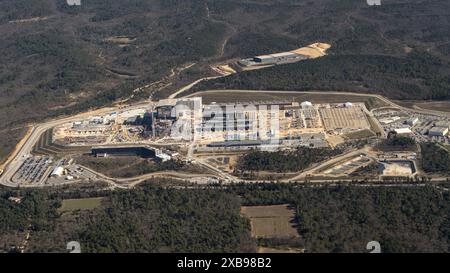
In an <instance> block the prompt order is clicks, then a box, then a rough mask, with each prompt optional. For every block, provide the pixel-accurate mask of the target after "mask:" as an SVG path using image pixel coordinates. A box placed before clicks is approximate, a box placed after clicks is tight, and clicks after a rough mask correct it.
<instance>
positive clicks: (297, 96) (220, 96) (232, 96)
mask: <svg viewBox="0 0 450 273" xmlns="http://www.w3.org/2000/svg"><path fill="white" fill-rule="evenodd" d="M190 96H195V97H202V98H203V103H212V102H217V103H235V102H254V101H274V100H282V101H285V100H289V101H296V102H303V101H310V102H312V103H329V102H334V103H345V102H362V103H365V105H366V107H367V109H369V110H370V109H373V108H378V107H385V106H388V105H387V104H386V103H385V102H383V101H381V100H379V99H377V98H374V97H369V96H365V95H358V94H355V95H353V94H351V95H350V94H342V95H338V94H327V95H324V94H312V93H302V92H283V91H276V92H267V91H261V92H244V91H238V90H234V91H233V90H213V91H202V92H196V93H194V94H192V95H190Z"/></svg>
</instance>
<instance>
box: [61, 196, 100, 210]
mask: <svg viewBox="0 0 450 273" xmlns="http://www.w3.org/2000/svg"><path fill="white" fill-rule="evenodd" d="M102 200H103V197H97V198H82V199H65V200H63V202H62V206H61V207H60V208H59V209H58V211H59V212H68V211H74V210H89V209H95V208H97V207H99V206H100V205H101V203H102Z"/></svg>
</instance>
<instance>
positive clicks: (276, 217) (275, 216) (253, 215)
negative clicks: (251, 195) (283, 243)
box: [241, 205, 299, 238]
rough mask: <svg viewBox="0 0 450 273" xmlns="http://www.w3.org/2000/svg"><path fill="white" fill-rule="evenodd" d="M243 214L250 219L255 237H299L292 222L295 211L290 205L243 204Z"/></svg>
mask: <svg viewBox="0 0 450 273" xmlns="http://www.w3.org/2000/svg"><path fill="white" fill-rule="evenodd" d="M241 214H242V215H244V216H245V217H247V218H249V219H250V223H251V229H252V236H253V237H256V238H261V237H262V238H280V237H281V238H283V237H284V238H286V237H288V238H289V237H299V234H298V232H297V229H296V228H295V226H294V225H293V223H292V221H293V220H294V218H295V212H294V210H293V209H292V208H291V207H290V206H289V205H274V206H248V207H245V206H243V207H241Z"/></svg>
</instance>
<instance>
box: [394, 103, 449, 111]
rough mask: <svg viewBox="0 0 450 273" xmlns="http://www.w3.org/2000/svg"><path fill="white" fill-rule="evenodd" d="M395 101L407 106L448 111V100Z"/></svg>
mask: <svg viewBox="0 0 450 273" xmlns="http://www.w3.org/2000/svg"><path fill="white" fill-rule="evenodd" d="M396 103H398V104H400V105H401V106H404V107H409V108H417V107H419V108H422V109H427V110H435V111H442V112H450V101H429V102H424V101H396Z"/></svg>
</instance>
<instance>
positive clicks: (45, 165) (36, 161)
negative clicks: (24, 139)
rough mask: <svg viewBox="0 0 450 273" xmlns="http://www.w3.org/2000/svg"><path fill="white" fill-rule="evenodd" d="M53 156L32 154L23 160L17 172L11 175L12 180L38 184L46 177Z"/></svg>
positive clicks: (20, 182)
mask: <svg viewBox="0 0 450 273" xmlns="http://www.w3.org/2000/svg"><path fill="white" fill-rule="evenodd" d="M52 163H53V158H52V157H50V156H33V157H29V158H27V159H26V160H25V162H24V163H23V164H22V166H20V168H19V170H18V171H17V173H16V174H15V175H14V176H13V181H14V182H16V183H19V184H22V183H26V184H39V183H43V181H44V180H45V178H47V176H48V173H49V171H50V170H51V168H50V167H51V165H52Z"/></svg>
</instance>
